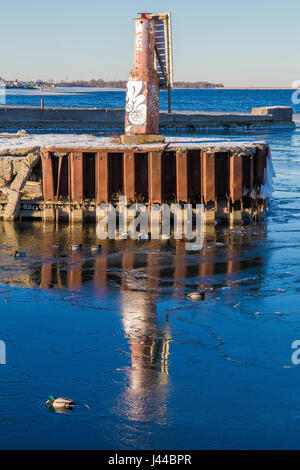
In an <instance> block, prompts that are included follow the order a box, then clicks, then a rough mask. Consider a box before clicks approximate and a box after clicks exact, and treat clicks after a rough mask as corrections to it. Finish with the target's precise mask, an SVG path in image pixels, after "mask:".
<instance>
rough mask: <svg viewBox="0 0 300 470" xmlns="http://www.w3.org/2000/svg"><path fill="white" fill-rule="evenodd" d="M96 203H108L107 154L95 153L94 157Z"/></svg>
mask: <svg viewBox="0 0 300 470" xmlns="http://www.w3.org/2000/svg"><path fill="white" fill-rule="evenodd" d="M96 202H97V203H98V204H100V203H101V202H104V203H107V202H108V153H107V152H105V151H101V152H97V156H96Z"/></svg>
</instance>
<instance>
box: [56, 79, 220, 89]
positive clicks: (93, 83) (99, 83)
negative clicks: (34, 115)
mask: <svg viewBox="0 0 300 470" xmlns="http://www.w3.org/2000/svg"><path fill="white" fill-rule="evenodd" d="M126 84H127V80H102V78H98V79H94V78H93V79H92V80H74V81H68V82H66V81H60V82H57V83H55V85H56V86H83V87H106V88H125V87H126ZM223 87H224V85H223V83H210V82H174V88H223Z"/></svg>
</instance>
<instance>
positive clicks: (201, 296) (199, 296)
mask: <svg viewBox="0 0 300 470" xmlns="http://www.w3.org/2000/svg"><path fill="white" fill-rule="evenodd" d="M187 296H188V298H189V299H190V300H205V293H204V292H190V293H189V294H188V295H187Z"/></svg>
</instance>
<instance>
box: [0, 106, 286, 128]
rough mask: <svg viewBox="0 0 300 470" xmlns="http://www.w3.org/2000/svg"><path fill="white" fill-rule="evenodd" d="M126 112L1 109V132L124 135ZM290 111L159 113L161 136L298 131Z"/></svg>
mask: <svg viewBox="0 0 300 470" xmlns="http://www.w3.org/2000/svg"><path fill="white" fill-rule="evenodd" d="M124 120H125V111H124V109H96V108H50V107H49V108H48V107H45V108H44V109H41V108H40V107H29V106H28V107H23V106H0V131H10V132H11V131H14V132H16V131H18V130H19V129H25V130H26V131H28V132H31V131H32V132H37V131H39V132H45V131H47V132H55V131H64V132H66V131H68V130H69V131H72V132H74V131H77V132H83V131H86V132H101V131H104V132H109V131H116V132H120V133H121V132H123V130H124ZM294 127H295V123H294V121H293V112H292V108H290V107H288V106H287V107H280V106H275V107H269V108H253V110H252V113H221V112H200V111H199V112H198V111H195V112H192V111H174V112H172V113H171V114H168V113H166V112H160V113H159V128H160V132H161V133H164V132H167V131H176V130H180V131H188V132H193V131H201V130H209V129H239V128H244V129H261V128H267V129H268V128H275V129H276V128H280V129H281V128H294Z"/></svg>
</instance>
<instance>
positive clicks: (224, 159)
mask: <svg viewBox="0 0 300 470" xmlns="http://www.w3.org/2000/svg"><path fill="white" fill-rule="evenodd" d="M66 155H67V154H66ZM267 158H268V149H267V147H266V146H265V147H261V148H258V149H257V152H256V154H254V155H253V154H249V153H246V154H245V155H236V154H231V153H225V152H215V153H214V152H211V151H209V152H206V151H203V150H197V149H193V150H187V149H179V150H176V151H165V152H161V151H156V150H155V151H151V152H149V153H145V152H139V151H137V150H135V149H129V150H128V151H127V150H126V152H125V153H121V152H119V151H115V152H111V151H110V152H109V151H108V150H107V151H106V150H101V151H97V152H92V153H91V152H84V151H78V150H76V151H72V150H70V151H69V157H67V156H63V157H57V156H55V154H54V153H53V152H45V151H44V152H43V153H42V174H43V194H44V200H45V201H49V200H57V199H69V200H71V201H81V200H82V201H84V200H86V199H92V200H95V201H96V203H101V202H109V201H110V200H112V199H115V198H116V197H117V196H118V195H123V194H124V195H126V196H127V198H128V202H130V201H143V202H150V203H153V202H154V203H161V202H191V203H193V204H195V203H204V204H211V203H216V202H217V201H220V200H225V201H227V202H228V203H229V204H231V205H233V206H234V205H235V204H236V203H237V202H239V204H240V205H241V204H244V205H246V206H247V205H249V204H250V202H249V200H247V198H248V199H249V196H248V194H249V192H251V191H253V190H254V191H255V192H256V194H259V191H260V188H261V185H262V184H263V182H264V172H265V168H266V164H267Z"/></svg>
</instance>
